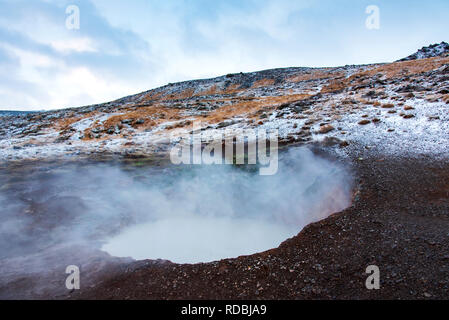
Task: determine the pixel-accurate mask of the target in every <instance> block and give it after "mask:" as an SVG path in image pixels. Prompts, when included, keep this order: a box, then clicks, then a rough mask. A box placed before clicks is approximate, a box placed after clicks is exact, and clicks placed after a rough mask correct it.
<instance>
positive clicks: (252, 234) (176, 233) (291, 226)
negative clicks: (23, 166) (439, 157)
mask: <svg viewBox="0 0 449 320" xmlns="http://www.w3.org/2000/svg"><path fill="white" fill-rule="evenodd" d="M0 182H2V186H3V187H2V188H1V189H0V206H1V208H2V209H1V217H2V223H1V225H0V240H1V241H0V268H1V269H2V274H1V275H0V296H1V295H2V294H1V293H2V291H3V293H4V292H5V291H4V290H7V289H6V288H7V286H8V284H9V283H11V281H15V280H16V278H17V277H19V276H21V275H23V274H28V275H29V274H36V273H37V274H38V273H39V272H44V271H45V270H53V269H55V268H60V269H57V270H64V268H65V266H66V265H62V264H63V263H67V265H68V264H75V265H76V264H77V263H78V264H83V263H85V262H86V261H87V260H88V259H91V258H92V257H93V256H95V254H97V255H98V252H100V251H99V249H103V250H104V251H107V252H109V253H110V254H112V255H115V256H122V257H126V256H132V257H133V258H137V259H159V258H161V259H168V260H172V261H174V262H179V263H193V262H206V261H211V260H216V259H222V258H230V257H235V256H238V255H241V254H252V253H256V252H260V251H264V250H267V249H270V248H273V247H276V246H278V245H279V244H280V243H281V242H282V241H284V240H286V239H287V238H289V237H291V236H294V235H296V234H297V233H298V232H299V231H300V230H301V229H302V228H303V227H304V226H306V225H307V224H309V223H311V222H315V221H318V220H320V219H323V218H325V217H327V216H329V215H330V214H332V213H334V212H338V211H341V210H342V209H344V208H346V207H347V206H348V205H349V204H350V199H351V177H350V175H349V174H348V171H347V170H345V168H343V167H342V166H341V165H339V164H338V163H335V162H331V161H329V160H326V159H324V158H321V157H318V156H316V155H314V154H313V153H312V152H311V151H310V150H309V149H307V148H294V149H290V150H289V151H288V152H285V153H280V155H279V170H278V173H277V174H276V175H273V176H260V175H259V174H258V172H257V170H256V171H255V172H252V171H248V170H244V169H242V168H238V167H233V166H225V165H222V166H192V167H182V166H181V167H176V166H170V167H145V166H143V167H131V168H130V167H123V166H121V165H111V164H99V163H97V164H91V165H85V166H77V165H73V164H72V165H64V166H61V167H57V168H46V167H36V168H33V170H29V171H26V172H23V171H20V170H19V171H14V170H8V171H6V170H2V171H0ZM76 246H81V247H83V248H86V247H87V248H92V250H91V251H89V253H88V254H87V255H88V256H89V257H86V256H83V255H82V254H86V251H85V250H84V251H83V250H79V252H78V253H77V252H73V251H71V253H70V255H68V257H66V256H64V258H61V252H63V251H64V248H72V247H76ZM74 260H75V261H74ZM18 262H20V267H18V266H17V263H18ZM14 277H16V278H14Z"/></svg>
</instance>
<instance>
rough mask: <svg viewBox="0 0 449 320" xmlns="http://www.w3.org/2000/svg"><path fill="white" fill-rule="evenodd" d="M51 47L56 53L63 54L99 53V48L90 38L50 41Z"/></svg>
mask: <svg viewBox="0 0 449 320" xmlns="http://www.w3.org/2000/svg"><path fill="white" fill-rule="evenodd" d="M50 45H51V47H52V48H53V49H55V50H56V51H59V52H62V53H65V54H67V53H70V52H73V51H74V52H97V51H98V50H97V48H96V47H95V45H94V44H93V41H92V39H89V38H75V39H65V40H55V41H50Z"/></svg>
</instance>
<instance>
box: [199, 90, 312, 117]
mask: <svg viewBox="0 0 449 320" xmlns="http://www.w3.org/2000/svg"><path fill="white" fill-rule="evenodd" d="M308 97H310V95H308V94H293V95H285V96H279V97H264V98H251V99H246V100H243V101H242V100H239V101H237V102H235V103H233V104H231V105H228V106H224V107H221V108H219V109H216V110H214V111H212V112H211V113H210V114H209V115H208V116H207V117H205V118H204V121H207V122H209V123H218V122H222V121H223V120H227V119H230V118H233V117H235V116H243V115H249V117H250V118H252V119H257V117H258V115H257V112H258V111H260V110H262V109H264V110H265V111H270V110H274V109H275V108H276V107H277V106H279V105H282V104H284V103H291V102H295V101H299V100H303V99H306V98H308Z"/></svg>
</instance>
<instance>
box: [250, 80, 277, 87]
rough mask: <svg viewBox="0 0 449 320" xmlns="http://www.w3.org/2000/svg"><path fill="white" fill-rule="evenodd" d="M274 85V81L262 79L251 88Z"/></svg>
mask: <svg viewBox="0 0 449 320" xmlns="http://www.w3.org/2000/svg"><path fill="white" fill-rule="evenodd" d="M272 85H274V79H262V80H258V81H256V82H254V84H253V86H252V88H261V87H268V86H272Z"/></svg>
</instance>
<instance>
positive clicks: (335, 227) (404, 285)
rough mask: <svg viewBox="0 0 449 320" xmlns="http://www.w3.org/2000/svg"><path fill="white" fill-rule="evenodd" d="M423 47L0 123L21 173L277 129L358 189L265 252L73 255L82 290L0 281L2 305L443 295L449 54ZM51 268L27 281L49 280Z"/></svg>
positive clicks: (0, 134) (446, 285)
mask: <svg viewBox="0 0 449 320" xmlns="http://www.w3.org/2000/svg"><path fill="white" fill-rule="evenodd" d="M429 48H430V49H425V50H424V49H422V50H420V51H419V52H418V53H416V54H415V55H412V56H411V57H408V58H406V59H405V60H404V61H398V62H394V63H388V64H375V65H364V66H345V67H340V68H288V69H276V70H267V71H261V72H255V73H248V74H230V75H226V76H223V77H219V78H215V79H208V80H197V81H188V82H183V83H177V84H169V85H167V86H164V87H161V88H158V89H154V90H150V91H148V92H143V93H140V94H138V95H134V96H130V97H126V98H123V99H120V100H117V101H113V102H110V103H106V104H102V105H95V106H87V107H81V108H76V109H65V110H59V111H49V112H39V113H30V114H19V115H16V114H14V115H11V114H6V115H4V116H2V117H0V122H1V124H2V126H1V129H0V163H1V165H2V169H3V170H6V172H10V171H11V168H16V169H17V168H19V169H18V170H19V175H20V170H21V169H20V168H21V166H22V164H23V163H28V164H29V163H31V164H33V163H40V161H79V159H84V158H88V159H91V158H96V159H98V158H113V159H117V158H120V159H123V158H125V159H129V158H132V159H135V158H142V159H146V158H152V157H155V156H160V157H166V155H167V152H168V151H169V150H170V148H171V147H172V146H173V145H174V144H176V143H177V140H176V139H174V140H170V139H169V137H170V136H171V135H172V136H174V137H176V136H177V135H179V134H180V133H181V129H187V130H191V124H192V122H193V121H196V120H201V122H202V127H203V129H204V130H205V131H207V130H225V129H229V128H256V127H257V128H265V129H278V130H279V134H280V142H281V144H283V145H286V146H289V145H303V144H305V145H309V146H310V147H312V148H315V149H316V151H317V152H319V153H322V154H325V155H326V156H328V157H332V158H334V159H336V161H341V162H342V163H345V164H346V165H348V166H350V167H351V168H352V170H353V171H354V173H355V176H356V180H357V187H356V189H355V195H354V202H353V205H352V206H351V207H350V208H348V209H346V210H344V211H343V212H340V213H337V214H335V215H333V216H331V217H330V218H328V219H325V220H323V221H320V222H318V223H315V224H312V225H310V226H308V227H307V228H305V229H304V230H302V231H301V232H300V233H299V234H298V236H296V237H294V238H292V239H289V240H287V241H285V242H284V243H283V244H282V245H281V246H280V247H279V248H276V249H273V250H270V251H268V252H264V253H260V254H255V255H252V256H248V257H239V258H236V259H228V260H223V261H220V262H214V263H208V264H198V265H176V264H172V263H170V262H166V261H156V262H155V261H137V262H133V261H128V260H120V259H119V260H117V259H114V258H112V257H106V256H104V255H103V254H102V253H101V252H99V251H96V250H90V249H83V250H86V251H87V252H89V253H88V254H87V253H86V254H85V256H86V257H87V258H86V261H85V265H86V267H85V268H86V270H91V272H90V273H89V274H90V275H91V276H89V277H88V279H87V280H86V281H87V284H88V285H87V286H85V287H83V289H82V290H80V291H77V292H72V293H70V294H67V292H64V291H57V293H55V292H56V291H52V290H51V288H50V289H48V290H44V291H39V292H36V291H35V290H34V291H33V290H31V289H28V288H29V287H30V285H29V283H30V281H32V282H33V281H34V282H36V283H38V282H39V281H38V280H37V279H36V276H33V275H27V276H24V278H23V279H21V280H17V281H14V282H12V283H8V284H7V285H5V284H4V283H3V285H2V286H0V296H1V297H6V298H11V297H18V296H19V297H25V298H33V297H44V298H73V299H77V298H88V299H97V298H106V299H134V298H139V299H141V298H144V299H147V298H148V299H179V298H193V299H203V298H211V299H225V298H226V299H228V298H250V299H252V298H256V299H257V298H261V299H265V298H271V299H319V298H325V299H332V298H343V299H345V298H356V299H363V298H381V299H387V298H399V299H405V298H416V299H424V298H430V299H432V298H437V299H442V298H444V299H447V298H449V256H448V254H449V231H448V230H449V217H448V213H449V211H448V207H449V184H448V181H449V180H448V178H449V159H448V157H447V155H448V147H449V121H448V120H449V113H448V110H449V57H448V55H447V54H448V52H447V50H446V49H444V48H445V44H444V43H443V44H440V45H435V46H431V47H429ZM441 48H442V49H441ZM37 161H39V162H37ZM62 251H64V250H62ZM61 255H62V256H63V257H64V254H61ZM61 260H64V259H63V258H61ZM2 263H3V264H5V263H6V264H9V263H12V262H11V261H1V263H0V265H2ZM371 264H375V265H378V266H379V268H380V270H381V289H380V290H375V291H370V290H367V289H366V288H365V284H364V282H365V279H366V277H367V275H366V274H365V268H366V267H367V266H368V265H371ZM104 268H107V272H99V271H100V270H103V271H104V270H106V269H104ZM59 271H60V270H59ZM59 271H58V270H53V271H51V272H50V271H49V275H47V277H43V276H42V275H40V277H39V279H41V280H40V281H41V282H42V281H43V282H45V281H46V279H53V280H52V281H54V282H56V283H57V282H58V281H60V280H61V279H63V278H64V275H62V278H61V279H59V278H57V277H56V278H55V277H54V274H56V273H58V272H59ZM52 274H53V276H51V275H52ZM58 279H59V280H58ZM55 286H56V284H55Z"/></svg>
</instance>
